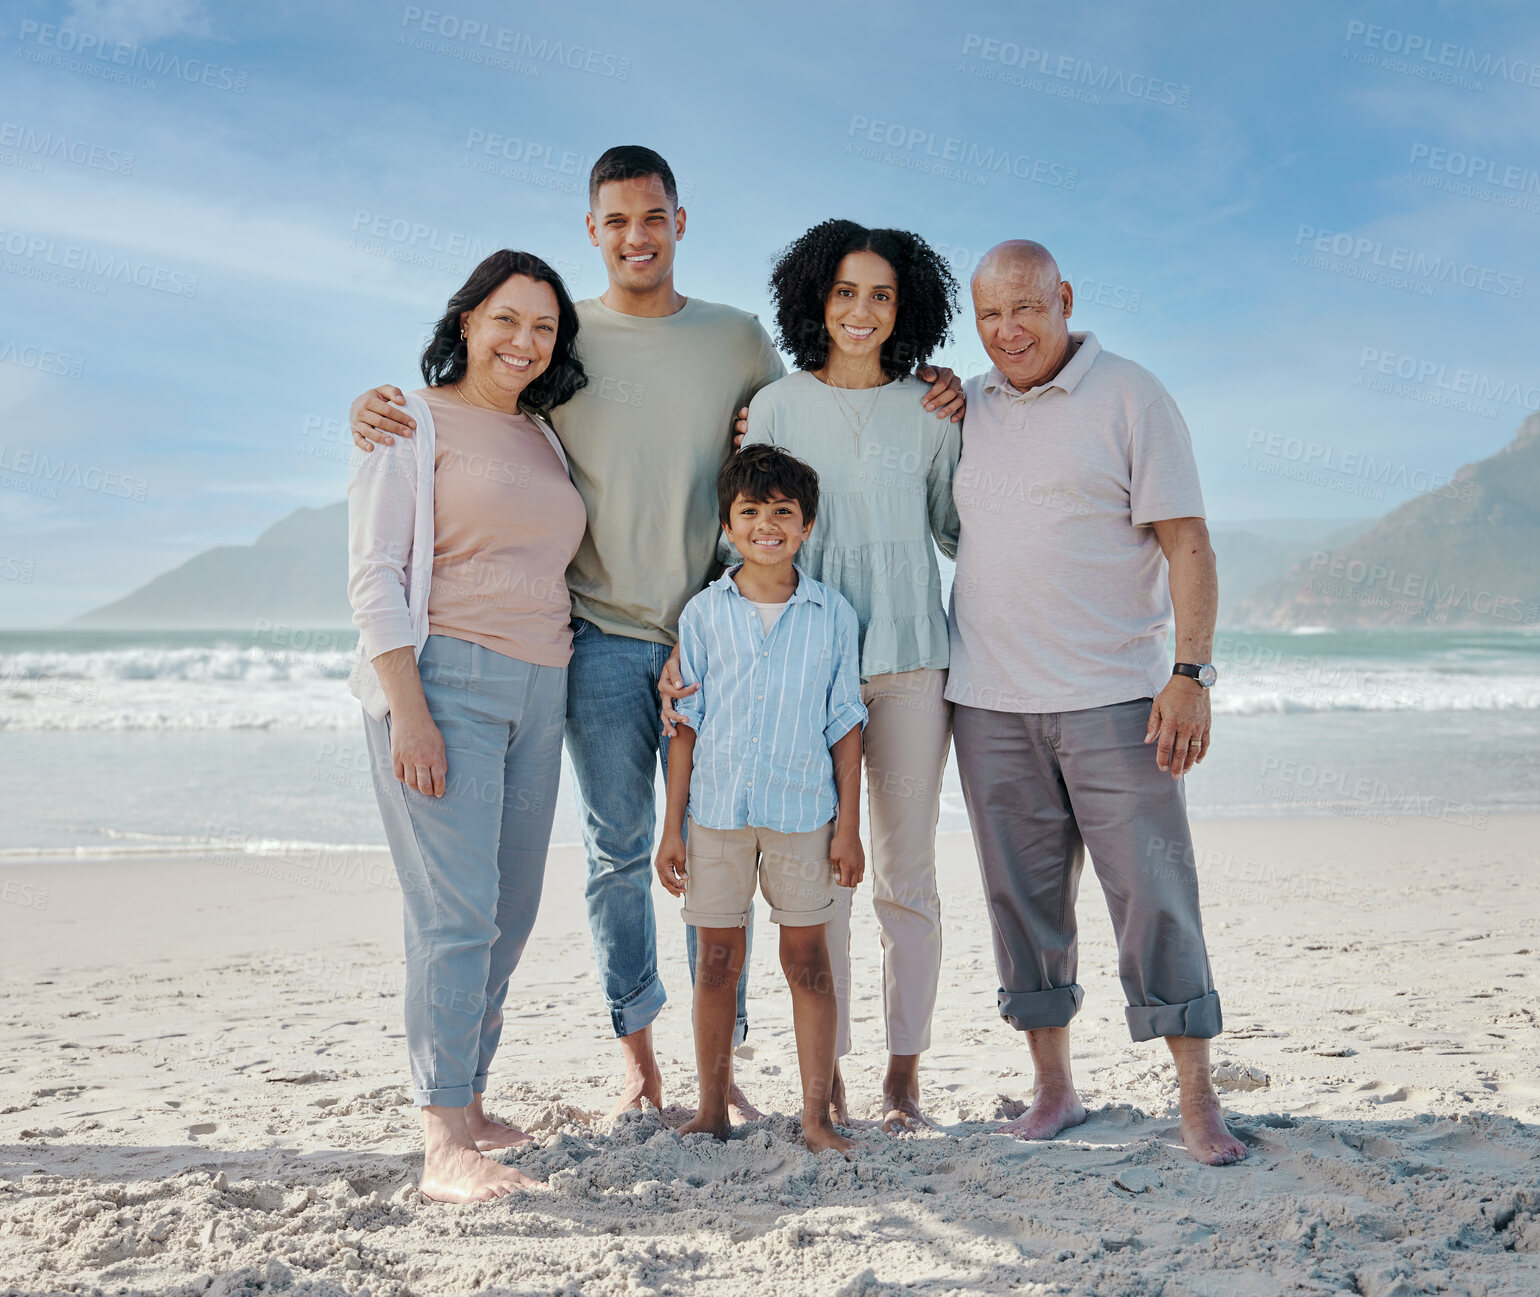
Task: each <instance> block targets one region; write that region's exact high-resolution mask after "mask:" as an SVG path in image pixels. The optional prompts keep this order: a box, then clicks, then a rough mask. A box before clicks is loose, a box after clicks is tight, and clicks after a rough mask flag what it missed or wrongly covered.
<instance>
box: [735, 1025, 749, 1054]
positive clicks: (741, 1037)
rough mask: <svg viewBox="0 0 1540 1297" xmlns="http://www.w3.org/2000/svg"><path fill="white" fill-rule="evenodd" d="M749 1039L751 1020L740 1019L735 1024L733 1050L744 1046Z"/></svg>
mask: <svg viewBox="0 0 1540 1297" xmlns="http://www.w3.org/2000/svg"><path fill="white" fill-rule="evenodd" d="M748 1038H749V1020H748V1019H747V1018H739V1019H738V1021H737V1022H735V1023H734V1024H733V1048H734V1049H737V1048H738V1046H739V1045H741V1044H743V1042H744V1041H746V1040H747V1039H748Z"/></svg>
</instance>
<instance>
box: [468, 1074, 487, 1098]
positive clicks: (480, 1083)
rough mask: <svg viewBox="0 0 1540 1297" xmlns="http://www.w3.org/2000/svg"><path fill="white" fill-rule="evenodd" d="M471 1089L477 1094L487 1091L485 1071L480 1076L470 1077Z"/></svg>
mask: <svg viewBox="0 0 1540 1297" xmlns="http://www.w3.org/2000/svg"><path fill="white" fill-rule="evenodd" d="M471 1089H472V1090H473V1091H475V1092H476V1093H477V1094H485V1093H486V1092H487V1074H486V1073H485V1072H483V1073H482V1074H481V1075H480V1076H473V1077H471Z"/></svg>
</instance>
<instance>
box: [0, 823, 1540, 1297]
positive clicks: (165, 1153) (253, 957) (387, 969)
mask: <svg viewBox="0 0 1540 1297" xmlns="http://www.w3.org/2000/svg"><path fill="white" fill-rule="evenodd" d="M1195 830H1196V834H1197V840H1198V844H1199V848H1200V853H1199V854H1200V877H1201V879H1202V884H1203V894H1204V903H1205V913H1206V918H1207V927H1208V936H1209V944H1210V950H1211V954H1212V958H1213V963H1214V967H1215V977H1216V981H1217V983H1218V986H1219V988H1220V993H1221V996H1222V998H1223V1002H1224V1007H1225V1019H1226V1031H1225V1034H1224V1035H1223V1036H1222V1037H1221V1038H1220V1039H1219V1040H1218V1041H1217V1042H1216V1048H1215V1063H1216V1071H1217V1075H1218V1077H1219V1078H1221V1085H1222V1087H1223V1092H1224V1095H1225V1104H1226V1109H1227V1113H1228V1115H1229V1117H1230V1119H1231V1121H1232V1124H1233V1126H1234V1128H1235V1129H1236V1131H1237V1132H1238V1133H1239V1134H1241V1135H1242V1137H1243V1138H1244V1139H1245V1140H1246V1142H1247V1143H1248V1144H1249V1145H1250V1148H1251V1157H1250V1159H1249V1160H1248V1161H1247V1162H1245V1163H1244V1164H1243V1165H1240V1166H1237V1167H1231V1168H1225V1169H1210V1168H1204V1167H1200V1166H1197V1165H1196V1164H1194V1163H1193V1162H1192V1161H1191V1160H1190V1159H1189V1158H1188V1157H1187V1155H1186V1154H1185V1152H1184V1151H1183V1150H1182V1148H1181V1146H1180V1143H1179V1141H1178V1139H1177V1130H1176V1110H1175V1103H1174V1101H1175V1090H1174V1081H1173V1073H1172V1068H1171V1065H1170V1062H1169V1058H1168V1056H1167V1055H1166V1053H1165V1051H1164V1049H1163V1048H1161V1047H1160V1046H1159V1045H1158V1044H1154V1045H1140V1046H1133V1045H1130V1043H1129V1041H1128V1039H1127V1034H1126V1030H1125V1027H1124V1023H1123V1014H1122V1000H1121V997H1120V995H1119V993H1118V988H1117V983H1116V980H1115V977H1114V959H1113V948H1112V940H1111V932H1110V928H1109V925H1108V922H1107V918H1106V913H1105V909H1104V906H1103V902H1102V898H1101V895H1100V892H1099V890H1098V888H1097V887H1096V884H1095V882H1094V879H1092V878H1091V877H1090V875H1089V872H1088V875H1087V879H1086V882H1085V884H1084V886H1083V888H1082V893H1081V901H1080V915H1081V925H1082V973H1081V980H1082V982H1083V983H1084V985H1085V987H1086V993H1087V994H1086V1006H1085V1010H1084V1012H1083V1013H1082V1014H1081V1016H1080V1018H1079V1019H1078V1021H1077V1025H1076V1032H1077V1035H1076V1047H1075V1068H1076V1075H1077V1079H1078V1080H1079V1082H1080V1085H1081V1087H1082V1091H1083V1094H1084V1097H1085V1099H1086V1104H1087V1107H1088V1108H1089V1109H1090V1111H1091V1118H1090V1120H1089V1121H1088V1122H1087V1123H1086V1125H1085V1126H1083V1127H1081V1128H1079V1129H1078V1130H1075V1131H1073V1132H1070V1133H1069V1134H1067V1135H1066V1136H1064V1137H1062V1138H1060V1139H1059V1140H1057V1141H1054V1142H1053V1143H1048V1144H1031V1145H1028V1144H1023V1143H1020V1142H1017V1141H1015V1140H1012V1139H1009V1138H1007V1137H1002V1136H997V1135H994V1134H992V1133H991V1131H992V1129H993V1127H994V1125H995V1124H997V1123H998V1121H999V1120H1000V1119H1001V1118H1003V1117H1007V1116H1010V1115H1013V1114H1015V1113H1016V1112H1018V1111H1020V1109H1021V1105H1022V1100H1023V1098H1024V1097H1026V1095H1027V1087H1028V1085H1029V1084H1030V1068H1029V1065H1028V1060H1027V1055H1026V1050H1025V1048H1024V1044H1023V1042H1022V1041H1021V1040H1020V1038H1019V1037H1018V1036H1017V1035H1016V1033H1015V1032H1013V1031H1012V1030H1011V1029H1010V1028H1008V1027H1007V1026H1006V1025H1005V1024H1004V1023H1002V1022H1001V1021H1000V1020H999V1018H998V1017H997V1015H996V1012H995V1006H994V997H995V985H996V983H995V975H994V970H993V965H992V959H991V955H990V949H989V940H988V926H987V920H986V918H985V915H984V910H983V902H982V897H981V895H980V891H979V883H978V877H977V872H976V866H975V863H974V858H973V850H972V845H971V842H970V841H969V839H968V838H967V837H966V836H965V835H960V834H950V835H945V836H944V837H943V840H942V856H941V859H942V864H941V873H942V896H943V903H944V906H945V912H944V922H945V929H946V961H945V966H944V970H943V984H942V999H941V1004H940V1008H939V1011H938V1016H937V1022H936V1028H935V1046H934V1048H933V1050H932V1052H931V1053H930V1055H928V1057H927V1059H926V1064H925V1071H924V1099H925V1104H926V1106H927V1109H928V1110H929V1112H930V1113H931V1114H932V1116H933V1117H934V1119H935V1120H936V1122H937V1123H938V1128H937V1130H936V1131H935V1132H934V1133H929V1134H924V1135H918V1136H912V1137H904V1138H896V1139H895V1138H889V1137H886V1136H883V1135H881V1134H880V1133H878V1132H877V1131H875V1130H872V1129H867V1130H864V1131H863V1132H862V1134H863V1137H864V1138H865V1140H866V1141H867V1144H868V1146H867V1148H866V1149H865V1151H864V1153H863V1155H862V1156H861V1157H860V1158H859V1159H858V1160H856V1161H854V1162H849V1163H847V1162H844V1161H842V1160H840V1159H839V1158H838V1157H835V1156H834V1155H832V1154H826V1155H824V1156H823V1157H820V1158H814V1157H813V1156H811V1155H810V1154H808V1153H807V1152H806V1151H805V1150H804V1149H803V1148H802V1146H801V1143H800V1140H799V1138H798V1131H797V1127H796V1124H795V1123H794V1122H793V1121H792V1120H791V1119H790V1118H789V1117H787V1116H771V1117H769V1118H767V1119H766V1120H764V1121H761V1122H757V1123H754V1124H752V1125H749V1126H746V1127H741V1128H739V1130H738V1131H737V1132H736V1133H735V1137H734V1139H732V1140H731V1141H730V1142H729V1143H727V1144H725V1145H722V1144H716V1143H713V1142H712V1141H710V1140H709V1139H708V1138H707V1137H705V1136H692V1137H691V1138H689V1139H688V1140H682V1139H681V1138H680V1137H679V1136H678V1135H676V1134H674V1133H673V1132H672V1131H671V1130H670V1129H669V1128H668V1123H669V1120H671V1119H672V1118H674V1117H675V1116H676V1115H677V1114H672V1113H665V1114H663V1117H662V1118H661V1119H660V1116H659V1114H656V1113H647V1114H638V1115H635V1116H628V1117H626V1118H623V1119H622V1120H620V1121H618V1122H617V1123H615V1124H614V1125H613V1126H610V1125H606V1123H604V1122H603V1121H602V1119H601V1117H600V1116H599V1115H594V1114H602V1113H603V1112H604V1111H605V1110H606V1109H607V1107H608V1105H609V1102H610V1100H611V1098H612V1087H613V1081H614V1070H615V1065H616V1061H617V1053H616V1050H615V1048H614V1046H613V1044H612V1043H611V1041H610V1040H609V1038H608V1037H609V1030H608V1017H607V1015H606V1014H605V1012H604V1011H603V1005H602V1002H601V999H600V995H599V992H598V988H597V985H596V981H595V976H594V972H593V964H592V955H591V952H590V948H589V939H588V931H587V924H586V919H585V916H584V912H583V906H582V897H581V879H582V875H583V862H582V859H581V853H580V852H578V851H577V850H574V849H571V848H562V849H560V850H557V851H555V852H553V854H552V857H551V861H550V867H549V871H548V874H547V880H546V891H545V902H544V906H543V909H542V913H541V916H540V921H539V925H538V926H537V928H536V930H535V935H534V938H533V940H532V942H531V944H530V947H529V950H528V953H527V955H526V958H525V962H524V964H523V966H522V967H521V968H520V969H519V971H518V973H517V974H516V975H515V981H514V987H513V990H512V992H511V994H510V997H509V1004H508V1025H507V1029H506V1031H505V1034H504V1039H503V1047H502V1052H501V1054H500V1055H499V1060H498V1061H499V1067H498V1070H497V1072H496V1074H495V1075H494V1077H493V1081H492V1087H491V1090H490V1092H489V1095H488V1099H489V1104H488V1107H489V1109H490V1110H491V1111H493V1112H494V1113H497V1114H498V1115H501V1116H504V1117H506V1118H508V1119H510V1120H512V1121H514V1122H516V1123H517V1124H519V1125H522V1126H524V1127H525V1128H526V1129H528V1130H530V1131H531V1132H532V1133H534V1134H535V1135H536V1136H537V1137H538V1138H537V1142H536V1144H535V1145H534V1146H532V1147H530V1148H526V1149H524V1150H522V1151H520V1152H518V1153H516V1154H507V1155H505V1156H507V1157H508V1158H509V1160H510V1161H512V1162H513V1163H514V1164H516V1165H518V1166H519V1167H521V1168H522V1169H524V1170H525V1171H527V1172H529V1173H530V1174H532V1175H535V1176H537V1177H539V1178H541V1179H544V1180H547V1181H548V1182H549V1185H550V1190H549V1191H548V1192H543V1193H539V1194H533V1195H529V1196H523V1197H518V1198H515V1199H512V1200H507V1201H504V1202H500V1203H495V1204H488V1205H483V1206H477V1207H470V1208H452V1207H446V1206H440V1205H437V1204H432V1203H428V1202H426V1201H424V1200H422V1199H421V1198H420V1197H419V1196H417V1195H416V1194H415V1192H414V1190H413V1189H412V1188H411V1185H412V1182H413V1177H414V1174H415V1171H416V1167H417V1162H418V1153H417V1147H418V1124H417V1118H416V1114H415V1112H414V1110H413V1109H412V1108H411V1107H410V1106H409V1105H408V1096H407V1091H406V1088H405V1085H406V1075H405V1056H404V1048H403V1042H402V1036H401V1023H400V999H399V993H400V984H401V957H400V897H399V894H398V893H397V891H396V890H395V887H394V879H393V875H392V873H391V871H390V867H389V862H388V860H387V859H386V858H385V857H384V856H383V855H380V854H370V853H358V854H354V855H346V856H342V855H333V856H322V855H297V856H292V857H272V856H268V857H260V856H248V855H246V854H244V853H243V852H235V851H232V853H230V854H227V855H218V854H215V855H213V856H212V857H211V858H209V859H175V860H161V861H157V860H135V861H129V862H122V863H97V864H81V863H67V862H60V863H50V864H39V865H28V866H25V867H22V866H16V867H11V868H6V869H4V870H3V871H0V1023H3V1035H0V1292H5V1293H27V1294H40V1293H52V1292H92V1291H105V1292H114V1293H138V1292H155V1293H189V1294H191V1293H214V1294H228V1293H256V1292H293V1293H296V1294H300V1293H304V1294H311V1293H314V1294H323V1293H324V1294H331V1293H360V1292H368V1293H370V1294H371V1295H372V1297H383V1295H387V1294H389V1295H392V1297H394V1295H403V1297H404V1295H405V1294H418V1293H421V1294H426V1293H519V1294H535V1293H565V1294H578V1293H582V1294H609V1293H617V1294H618V1293H659V1294H662V1293H686V1292H707V1291H712V1292H716V1293H720V1294H732V1295H734V1297H737V1295H740V1294H772V1293H774V1294H787V1293H796V1294H801V1293H807V1294H831V1295H832V1294H840V1295H842V1297H856V1295H858V1294H863V1295H867V1297H870V1295H873V1294H879V1293H898V1292H921V1293H932V1294H948V1293H976V1292H980V1293H981V1292H989V1293H995V1292H1000V1293H1004V1292H1013V1293H1096V1294H1152V1295H1153V1294H1195V1295H1196V1294H1205V1295H1212V1297H1221V1295H1229V1294H1258V1295H1261V1294H1276V1293H1285V1292H1301V1293H1333V1292H1352V1293H1359V1294H1364V1295H1365V1297H1408V1295H1410V1294H1414V1293H1431V1292H1440V1293H1464V1294H1473V1295H1474V1294H1497V1293H1533V1292H1536V1291H1540V1073H1537V1068H1536V1063H1537V1060H1540V959H1537V957H1536V956H1537V953H1540V865H1537V855H1540V846H1537V844H1540V817H1534V816H1526V815H1512V816H1494V817H1492V818H1490V819H1487V820H1485V821H1484V822H1483V823H1481V824H1479V825H1478V824H1452V823H1449V822H1446V821H1443V820H1435V819H1425V818H1418V817H1401V818H1400V820H1399V822H1397V823H1394V824H1386V823H1375V824H1370V823H1362V822H1359V821H1356V820H1353V819H1349V818H1341V817H1335V818H1333V817H1327V818H1316V819H1305V818H1298V819H1287V820H1266V821H1258V820H1209V821H1200V822H1198V823H1197V824H1196V825H1195ZM868 897H869V892H863V896H862V898H861V899H860V900H859V901H858V904H857V915H858V922H857V926H856V935H855V943H856V951H855V976H856V979H857V987H856V992H855V998H856V1002H857V1005H858V1007H857V1010H856V1023H855V1031H856V1052H855V1054H854V1055H853V1056H852V1057H851V1058H850V1059H849V1060H847V1070H846V1075H847V1079H848V1082H849V1084H850V1088H851V1095H852V1100H853V1105H852V1106H853V1110H854V1113H855V1115H857V1116H860V1117H870V1116H873V1115H875V1113H876V1108H875V1104H876V1100H877V1095H878V1081H879V1078H880V1074H881V1065H882V1061H883V1060H882V1049H883V1040H882V1025H881V1004H880V985H879V977H878V965H877V950H878V946H877V939H876V928H875V923H874V921H873V920H872V917H871V911H870V905H869V899H868ZM658 911H659V927H660V933H661V941H660V944H661V961H662V966H663V972H664V976H665V980H666V984H667V986H668V988H669V991H670V994H671V997H672V1000H671V1003H670V1005H669V1007H668V1008H667V1009H666V1010H665V1012H664V1014H663V1016H662V1018H661V1019H660V1021H659V1024H658V1033H657V1034H658V1044H659V1052H660V1055H661V1057H662V1059H663V1060H664V1064H665V1070H666V1076H667V1082H668V1086H669V1089H668V1092H667V1099H668V1101H669V1102H670V1103H671V1104H679V1105H683V1104H687V1103H689V1102H690V1100H691V1094H692V1090H691V1083H692V1077H691V1070H692V1069H691V1066H690V1064H689V1062H688V1060H689V1059H690V1058H691V1056H692V1055H691V1049H690V1042H689V1014H688V1011H687V1002H688V985H687V977H686V973H685V964H684V941H683V929H682V925H681V924H680V922H679V920H678V917H677V915H676V913H675V906H674V904H673V903H672V902H670V901H669V900H668V898H667V897H664V896H662V895H661V892H660V893H659V904H658ZM759 937H760V940H759V944H758V946H757V948H756V951H755V956H754V965H753V970H754V988H755V989H754V991H753V993H752V997H751V1005H750V1013H751V1020H752V1021H751V1033H750V1039H749V1042H748V1044H747V1045H746V1046H744V1047H743V1048H742V1049H741V1050H740V1051H739V1059H738V1064H737V1067H738V1077H739V1079H740V1081H741V1083H742V1084H743V1085H744V1087H745V1088H746V1090H747V1091H748V1093H749V1095H750V1096H751V1097H752V1098H753V1099H754V1100H756V1101H757V1102H758V1103H759V1104H760V1105H761V1106H763V1107H765V1108H766V1109H768V1110H772V1111H774V1112H779V1113H791V1112H795V1111H796V1110H797V1107H798V1104H797V1099H796V1096H797V1091H796V1067H795V1056H794V1053H793V1046H792V1038H791V1022H790V1013H789V1006H788V1001H787V996H786V992H785V988H784V983H782V982H781V980H780V977H779V971H778V969H777V968H776V966H775V943H774V939H773V932H772V930H771V928H770V926H769V925H768V924H767V923H764V922H763V921H762V923H761V927H760V933H759Z"/></svg>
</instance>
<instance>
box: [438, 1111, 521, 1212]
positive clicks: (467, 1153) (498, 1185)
mask: <svg viewBox="0 0 1540 1297" xmlns="http://www.w3.org/2000/svg"><path fill="white" fill-rule="evenodd" d="M422 1133H423V1158H422V1180H421V1181H420V1182H419V1183H418V1185H417V1187H418V1189H419V1190H421V1192H422V1194H423V1196H424V1197H425V1198H431V1199H432V1200H433V1201H434V1202H490V1201H491V1200H492V1199H493V1198H506V1197H507V1196H508V1195H509V1194H510V1193H513V1192H515V1191H516V1190H520V1189H543V1188H545V1185H543V1184H542V1183H541V1182H540V1181H538V1180H533V1179H531V1178H530V1177H529V1176H527V1175H525V1174H524V1172H522V1171H517V1170H515V1169H514V1168H513V1167H511V1166H504V1165H503V1164H502V1163H501V1162H496V1161H493V1160H492V1159H491V1158H489V1157H483V1156H482V1155H481V1153H480V1152H479V1151H478V1150H477V1148H476V1142H475V1140H474V1139H472V1138H471V1132H470V1123H469V1121H468V1115H467V1110H466V1109H465V1108H446V1107H439V1106H436V1105H435V1106H428V1107H424V1108H423V1109H422Z"/></svg>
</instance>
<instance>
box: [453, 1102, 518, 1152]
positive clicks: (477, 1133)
mask: <svg viewBox="0 0 1540 1297" xmlns="http://www.w3.org/2000/svg"><path fill="white" fill-rule="evenodd" d="M465 1125H466V1129H467V1130H468V1131H469V1132H470V1137H471V1138H472V1139H473V1140H475V1142H476V1147H477V1148H478V1149H479V1150H480V1151H481V1152H483V1153H488V1152H491V1151H492V1150H493V1149H495V1148H523V1147H524V1145H526V1144H533V1143H534V1142H535V1137H534V1136H533V1135H529V1134H526V1133H525V1132H524V1131H522V1130H520V1129H519V1128H518V1127H517V1126H508V1125H504V1124H503V1123H502V1122H500V1121H494V1120H493V1119H492V1118H491V1117H489V1116H487V1114H486V1112H485V1111H484V1110H483V1109H482V1106H481V1096H480V1095H479V1094H478V1095H477V1096H476V1097H475V1098H474V1099H473V1100H471V1104H470V1107H468V1108H467V1109H466V1110H465Z"/></svg>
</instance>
